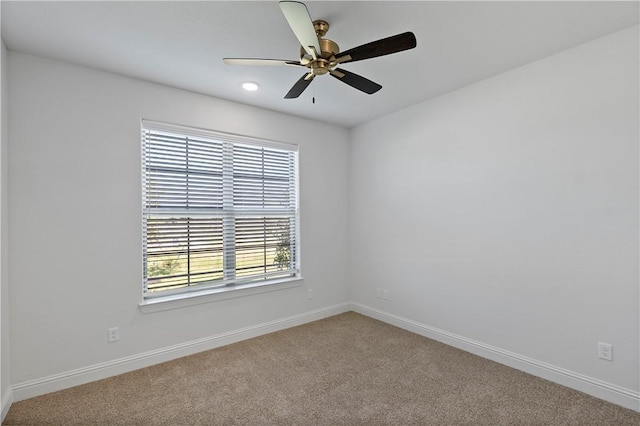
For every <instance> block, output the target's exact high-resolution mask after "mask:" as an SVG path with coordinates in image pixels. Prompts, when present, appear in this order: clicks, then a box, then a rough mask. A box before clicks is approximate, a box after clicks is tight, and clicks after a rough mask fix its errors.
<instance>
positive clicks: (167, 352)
mask: <svg viewBox="0 0 640 426" xmlns="http://www.w3.org/2000/svg"><path fill="white" fill-rule="evenodd" d="M350 310H351V305H350V304H349V303H342V304H338V305H334V306H329V307H326V308H322V309H317V310H314V311H310V312H305V313H303V314H299V315H294V316H290V317H286V318H281V319H277V320H274V321H269V322H265V323H262V324H258V325H254V326H250V327H245V328H241V329H239V330H233V331H230V332H227V333H221V334H217V335H214V336H209V337H205V338H202V339H198V340H193V341H190V342H185V343H180V344H177V345H173V346H169V347H166V348H162V349H157V350H154V351H149V352H145V353H141V354H137V355H132V356H128V357H125V358H120V359H116V360H113V361H108V362H104V363H100V364H95V365H90V366H88V367H84V368H79V369H76V370H71V371H66V372H63V373H60V374H54V375H52V376H47V377H43V378H39V379H34V380H29V381H26V382H21V383H16V384H14V385H13V387H12V390H13V395H12V396H11V398H12V399H14V400H15V401H22V400H24V399H27V398H32V397H34V396H38V395H43V394H45V393H49V392H55V391H57V390H61V389H67V388H70V387H73V386H78V385H82V384H85V383H89V382H93V381H95V380H100V379H105V378H107V377H111V376H115V375H118V374H122V373H126V372H129V371H133V370H138V369H140V368H144V367H149V366H151V365H155V364H159V363H161V362H166V361H171V360H173V359H176V358H180V357H183V356H187V355H192V354H195V353H197V352H202V351H207V350H210V349H215V348H217V347H220V346H224V345H229V344H231V343H235V342H239V341H241V340H246V339H250V338H253V337H257V336H261V335H263V334H268V333H273V332H275V331H280V330H284V329H286V328H290V327H295V326H298V325H302V324H305V323H308V322H311V321H317V320H319V319H323V318H327V317H330V316H333V315H338V314H341V313H344V312H348V311H350ZM2 402H3V414H6V413H5V412H4V402H5V401H4V399H3V401H2ZM7 405H10V402H9V404H7ZM7 410H8V407H7ZM3 418H4V417H3Z"/></svg>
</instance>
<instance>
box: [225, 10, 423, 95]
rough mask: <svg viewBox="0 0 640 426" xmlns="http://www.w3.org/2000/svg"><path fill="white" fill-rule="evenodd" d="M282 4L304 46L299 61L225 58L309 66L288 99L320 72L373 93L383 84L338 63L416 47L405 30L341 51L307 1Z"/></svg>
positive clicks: (233, 62) (243, 62) (238, 62)
mask: <svg viewBox="0 0 640 426" xmlns="http://www.w3.org/2000/svg"><path fill="white" fill-rule="evenodd" d="M279 4H280V9H281V10H282V13H283V14H284V17H285V18H286V19H287V22H288V23H289V26H290V27H291V29H292V30H293V33H294V34H295V35H296V38H297V39H298V41H300V45H301V46H302V47H301V48H300V60H299V61H298V60H283V59H259V58H224V59H223V61H224V62H225V63H226V64H229V65H275V66H280V65H282V66H294V67H306V68H308V69H309V71H307V72H306V73H305V74H304V75H303V76H302V77H301V78H300V79H299V80H298V81H297V82H296V83H295V84H294V85H293V87H292V88H291V90H289V92H288V93H287V94H286V95H285V96H284V97H285V99H292V98H297V97H298V96H300V94H302V92H304V90H305V89H306V88H307V86H309V84H311V81H313V79H314V78H315V77H316V76H317V75H325V74H330V75H331V76H333V77H335V78H336V79H338V80H340V81H342V82H343V83H346V84H348V85H349V86H351V87H353V88H356V89H358V90H360V91H362V92H364V93H367V94H369V95H371V94H373V93H376V92H377V91H378V90H380V89H382V86H381V85H379V84H378V83H375V82H373V81H371V80H369V79H367V78H364V77H362V76H360V75H358V74H354V73H352V72H349V71H347V70H344V69H342V68H336V67H337V66H338V64H345V63H347V62H355V61H361V60H363V59H370V58H375V57H378V56H384V55H389V54H391V53H397V52H402V51H404V50H408V49H413V48H414V47H416V37H415V35H414V34H413V33H412V32H406V33H402V34H398V35H394V36H391V37H387V38H383V39H380V40H376V41H372V42H370V43H367V44H363V45H362V46H358V47H354V48H352V49H349V50H345V51H344V52H340V48H339V47H338V45H337V44H336V43H335V42H333V41H332V40H329V39H326V38H323V37H324V36H325V34H326V33H327V31H328V30H329V24H328V23H327V22H326V21H323V20H315V21H311V17H310V15H309V11H308V10H307V7H306V6H305V5H304V3H300V2H297V1H281V2H280V3H279Z"/></svg>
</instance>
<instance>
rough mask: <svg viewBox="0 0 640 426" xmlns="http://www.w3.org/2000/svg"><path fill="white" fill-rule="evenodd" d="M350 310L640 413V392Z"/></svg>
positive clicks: (397, 319)
mask: <svg viewBox="0 0 640 426" xmlns="http://www.w3.org/2000/svg"><path fill="white" fill-rule="evenodd" d="M351 309H352V310H353V311H354V312H357V313H359V314H362V315H365V316H368V317H371V318H374V319H377V320H379V321H382V322H385V323H387V324H391V325H394V326H396V327H399V328H402V329H405V330H407V331H410V332H412V333H416V334H419V335H421V336H424V337H428V338H430V339H433V340H437V341H439V342H442V343H445V344H447V345H450V346H453V347H456V348H458V349H462V350H464V351H466V352H470V353H472V354H475V355H479V356H481V357H483V358H487V359H490V360H492V361H496V362H499V363H500V364H504V365H506V366H509V367H512V368H515V369H517V370H521V371H524V372H526V373H529V374H532V375H534V376H537V377H541V378H543V379H546V380H549V381H552V382H554V383H557V384H560V385H563V386H566V387H569V388H572V389H575V390H578V391H581V392H584V393H586V394H589V395H592V396H595V397H596V398H600V399H604V400H605V401H609V402H611V403H614V404H618V405H621V406H623V407H626V408H629V409H631V410H635V411H638V412H640V392H638V391H634V390H631V389H627V388H623V387H621V386H617V385H614V384H611V383H607V382H605V381H602V380H598V379H595V378H593V377H589V376H585V375H583V374H580V373H576V372H574V371H571V370H567V369H564V368H561V367H557V366H555V365H551V364H547V363H545V362H542V361H538V360H535V359H533V358H529V357H526V356H523V355H519V354H516V353H513V352H509V351H506V350H504V349H500V348H497V347H495V346H491V345H487V344H485V343H482V342H478V341H476V340H472V339H468V338H466V337H463V336H459V335H457V334H453V333H449V332H447V331H444V330H440V329H438V328H435V327H431V326H428V325H425V324H421V323H419V322H417V321H413V320H410V319H407V318H403V317H401V316H398V315H394V314H391V313H388V312H383V311H380V310H378V309H374V308H372V307H370V306H366V305H362V304H360V303H355V302H352V303H351Z"/></svg>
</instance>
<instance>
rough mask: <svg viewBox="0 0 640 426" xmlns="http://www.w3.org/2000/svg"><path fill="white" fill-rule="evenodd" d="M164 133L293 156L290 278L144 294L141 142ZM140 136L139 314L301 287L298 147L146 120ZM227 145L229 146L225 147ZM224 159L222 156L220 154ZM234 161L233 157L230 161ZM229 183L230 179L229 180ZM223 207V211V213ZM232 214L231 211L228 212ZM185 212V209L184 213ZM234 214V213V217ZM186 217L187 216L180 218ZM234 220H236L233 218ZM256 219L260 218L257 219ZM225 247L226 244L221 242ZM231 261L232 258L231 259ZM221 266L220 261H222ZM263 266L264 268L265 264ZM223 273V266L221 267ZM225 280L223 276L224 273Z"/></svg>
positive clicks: (147, 211) (266, 213)
mask: <svg viewBox="0 0 640 426" xmlns="http://www.w3.org/2000/svg"><path fill="white" fill-rule="evenodd" d="M146 131H150V132H167V133H173V134H176V135H180V136H183V137H186V138H188V137H194V138H205V139H210V140H214V141H216V142H220V143H221V144H223V146H225V147H229V146H233V144H237V145H241V146H245V147H246V146H249V147H254V148H265V149H275V150H284V151H287V152H292V153H293V154H294V159H293V163H294V172H293V175H294V189H293V191H294V194H293V197H294V200H295V201H294V206H293V207H289V208H288V209H286V210H289V211H290V210H291V209H293V210H294V211H295V213H294V214H293V216H291V217H292V219H293V221H294V223H295V225H294V226H293V228H294V234H293V235H292V238H294V239H295V240H294V242H293V245H294V247H295V249H294V250H293V254H292V256H294V258H293V259H291V260H292V265H293V269H291V271H292V275H291V276H288V277H277V278H275V279H273V278H272V279H269V278H268V277H267V276H265V277H264V278H262V279H256V278H254V279H250V280H249V281H247V280H243V279H242V278H235V279H233V280H227V279H224V278H223V279H222V280H214V281H210V282H209V283H207V284H200V285H194V286H187V287H183V288H180V289H176V290H162V291H159V292H157V294H150V292H148V291H147V289H146V286H147V283H146V274H147V271H146V268H147V259H148V255H147V252H146V250H147V246H146V238H147V237H146V235H147V234H146V226H147V225H146V221H147V219H148V218H149V217H150V215H151V214H152V213H150V211H152V209H150V208H147V206H145V205H144V204H145V200H146V197H147V196H148V193H147V191H148V187H147V176H146V175H147V173H148V172H147V154H148V153H147V152H146V150H147V148H148V147H147V142H146V141H145V132H146ZM140 135H141V191H142V192H141V196H142V202H141V203H140V205H141V218H142V233H141V236H142V249H141V251H140V252H141V255H142V268H141V269H142V275H143V276H142V280H141V281H142V285H141V302H140V303H139V307H140V309H141V310H142V311H143V312H154V311H157V310H163V309H171V308H174V307H181V306H187V305H192V304H198V303H206V302H209V301H214V300H224V299H229V298H235V297H242V296H247V295H252V294H259V293H264V292H267V291H275V290H282V289H285V288H291V287H296V286H299V285H300V284H301V281H302V275H301V268H300V264H301V263H300V257H301V256H300V255H301V249H300V228H301V225H300V201H299V200H300V196H299V185H300V176H299V145H298V144H291V143H284V142H276V141H272V140H266V139H262V138H255V137H250V136H244V135H237V134H231V133H225V132H220V131H215V130H209V129H203V128H197V127H190V126H183V125H177V124H169V123H162V122H158V121H152V120H146V119H142V120H141V122H140ZM229 144H231V145H229ZM224 155H226V154H224ZM234 158H235V157H234ZM232 180H233V178H232ZM227 184H228V181H225V182H223V183H222V184H220V185H221V189H225V188H224V185H227ZM226 208H227V207H224V209H226ZM232 210H234V211H235V207H234V208H233V209H232ZM251 210H253V211H256V210H260V209H255V208H252V209H251ZM184 211H185V212H186V211H188V209H185V210H184ZM262 211H263V215H264V216H263V217H265V218H267V217H268V216H269V214H270V213H273V212H271V211H270V210H269V209H265V208H264V207H263V210H262ZM234 214H235V213H234ZM184 217H185V218H186V217H188V216H187V215H185V216H184ZM233 217H234V218H235V217H237V216H233ZM257 217H260V216H257ZM233 241H234V244H235V241H236V236H235V235H234V237H233ZM225 244H226V242H225ZM233 256H234V257H235V254H234V255H233ZM223 263H224V260H223ZM265 266H266V264H265ZM225 270H226V266H225ZM225 277H226V272H225Z"/></svg>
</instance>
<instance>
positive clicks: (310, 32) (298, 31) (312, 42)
mask: <svg viewBox="0 0 640 426" xmlns="http://www.w3.org/2000/svg"><path fill="white" fill-rule="evenodd" d="M280 10H282V13H283V14H284V17H285V18H286V19H287V22H288V23H289V26H290V27H291V29H292V30H293V33H294V34H295V35H296V37H297V38H298V41H299V42H300V45H301V46H302V48H303V49H304V50H305V51H306V52H307V53H308V54H309V55H312V56H313V57H315V55H316V54H318V55H319V54H320V52H321V51H320V43H319V42H318V36H317V35H316V30H315V29H314V28H313V22H312V21H311V16H310V15H309V11H308V10H307V6H305V5H304V3H300V2H297V1H281V2H280ZM312 47H313V49H315V52H314V51H313V49H312Z"/></svg>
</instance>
